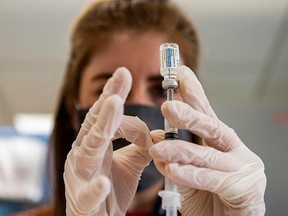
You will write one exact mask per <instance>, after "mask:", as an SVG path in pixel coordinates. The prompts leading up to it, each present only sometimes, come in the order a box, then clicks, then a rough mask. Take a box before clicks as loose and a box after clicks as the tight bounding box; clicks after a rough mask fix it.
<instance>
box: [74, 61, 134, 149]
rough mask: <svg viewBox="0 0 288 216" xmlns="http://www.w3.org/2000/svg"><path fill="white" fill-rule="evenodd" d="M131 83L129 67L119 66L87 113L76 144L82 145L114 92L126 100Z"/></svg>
mask: <svg viewBox="0 0 288 216" xmlns="http://www.w3.org/2000/svg"><path fill="white" fill-rule="evenodd" d="M131 85H132V77H131V74H130V72H129V71H128V69H126V68H124V67H120V68H118V69H117V70H116V71H115V72H114V73H113V76H112V77H111V78H110V79H108V81H107V83H106V84H105V86H104V88H103V93H102V94H101V95H100V97H99V99H98V100H97V101H96V102H95V103H94V105H93V106H92V107H91V108H90V110H89V112H88V114H87V115H86V117H85V120H84V122H83V123H82V126H81V129H80V131H79V134H78V136H77V140H76V143H75V145H80V143H81V141H82V139H83V137H84V136H85V135H86V134H87V133H88V131H89V130H90V128H91V127H92V125H93V124H94V123H95V122H96V120H97V116H98V114H99V112H100V109H101V107H102V105H103V103H104V101H105V100H106V99H107V98H108V97H109V96H111V95H113V94H118V95H119V96H120V97H121V98H122V99H123V101H125V100H126V98H127V95H128V93H129V91H130V89H131Z"/></svg>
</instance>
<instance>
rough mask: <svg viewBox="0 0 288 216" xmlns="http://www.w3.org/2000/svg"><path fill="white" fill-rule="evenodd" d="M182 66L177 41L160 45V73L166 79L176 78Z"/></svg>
mask: <svg viewBox="0 0 288 216" xmlns="http://www.w3.org/2000/svg"><path fill="white" fill-rule="evenodd" d="M179 66H180V59H179V47H178V45H177V44H175V43H164V44H161V45H160V73H161V75H162V76H163V77H164V79H168V78H169V79H175V78H176V73H177V68H178V67H179Z"/></svg>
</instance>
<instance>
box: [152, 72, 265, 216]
mask: <svg viewBox="0 0 288 216" xmlns="http://www.w3.org/2000/svg"><path fill="white" fill-rule="evenodd" d="M177 79H178V80H179V82H180V89H179V91H180V94H181V97H182V99H183V102H180V101H169V102H168V101H167V102H165V103H164V104H163V105H162V107H161V110H162V113H163V115H164V117H165V118H166V119H168V121H169V122H170V123H172V124H173V125H174V126H176V127H177V128H182V129H188V130H190V131H191V132H192V133H194V134H196V135H198V136H199V137H201V138H203V139H204V142H205V144H204V146H201V145H195V144H192V143H189V142H186V141H181V140H176V141H175V140H173V141H171V140H170V141H168V140H166V141H162V142H159V143H157V144H156V145H154V146H153V147H152V148H151V149H150V155H151V156H152V157H153V158H154V161H155V163H156V165H157V167H158V169H159V170H160V171H161V172H162V173H163V174H164V175H167V176H168V177H169V178H170V179H172V180H173V181H174V182H176V183H178V184H179V192H180V193H181V195H182V196H183V202H182V209H181V213H182V214H183V215H197V216H199V215H201V216H202V215H205V216H208V215H219V216H223V215H253V216H255V215H264V213H265V203H264V192H265V187H266V176H265V174H264V165H263V162H262V161H261V159H260V158H259V157H258V156H257V155H255V154H254V153H253V152H252V151H250V150H249V149H248V148H247V147H246V146H245V145H244V144H243V143H242V141H241V140H240V139H239V138H238V136H237V135H236V133H235V132H234V130H233V129H231V128H229V127H228V126H227V125H225V124H224V123H223V122H221V121H220V120H218V118H217V117H216V114H215V113H214V111H213V110H212V108H211V107H210V105H209V102H208V100H207V98H206V96H205V93H204V91H203V89H202V86H201V84H200V83H199V81H198V80H197V78H196V76H195V75H194V73H193V72H192V71H191V70H190V69H189V68H187V67H185V66H182V67H180V70H179V72H178V75H177Z"/></svg>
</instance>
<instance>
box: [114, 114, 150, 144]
mask: <svg viewBox="0 0 288 216" xmlns="http://www.w3.org/2000/svg"><path fill="white" fill-rule="evenodd" d="M118 138H124V139H126V140H127V141H129V142H131V143H134V144H136V145H138V146H140V147H142V148H144V149H149V148H150V147H151V146H152V145H153V141H152V138H151V135H150V131H149V129H148V127H147V125H146V124H145V123H144V122H143V121H142V120H141V119H139V118H138V117H134V116H125V115H124V116H123V117H122V120H121V123H120V126H119V127H118V129H117V131H116V133H115V137H114V139H118Z"/></svg>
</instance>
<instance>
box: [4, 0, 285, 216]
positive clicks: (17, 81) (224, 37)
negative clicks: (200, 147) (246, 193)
mask: <svg viewBox="0 0 288 216" xmlns="http://www.w3.org/2000/svg"><path fill="white" fill-rule="evenodd" d="M175 1H176V0H175ZM86 2H89V1H87V0H85V1H84V0H81V1H68V0H49V1H39V0H25V1H23V0H21V1H20V0H1V1H0V128H2V129H1V130H2V143H3V140H4V141H5V139H6V138H7V136H6V135H7V134H9V133H10V134H11V130H12V134H14V135H15V134H16V135H17V136H19V130H21V129H22V132H21V133H20V134H21V136H22V135H23V133H24V134H25V136H26V135H27V134H29V136H30V135H31V134H32V136H33V138H35V137H36V139H38V138H39V135H40V137H41V136H42V138H43V137H44V138H45V137H47V136H48V135H49V130H50V128H51V125H52V122H51V114H52V113H53V111H54V107H55V104H56V100H57V93H58V91H59V86H60V83H61V81H62V76H63V72H64V69H65V64H66V60H67V56H68V42H69V32H70V27H71V24H72V21H73V20H74V17H75V16H76V14H77V13H78V12H79V9H80V8H81V7H82V6H83V5H85V3H86ZM177 3H178V4H179V5H180V6H181V7H183V9H184V10H185V12H186V13H187V14H188V15H189V17H190V18H191V19H192V20H193V21H194V23H195V25H196V27H197V28H198V29H199V35H200V39H201V44H202V60H201V65H200V70H199V72H200V79H201V81H202V84H203V86H204V89H205V91H206V93H207V96H208V98H209V100H210V103H211V105H212V106H213V107H214V109H215V111H216V113H217V114H218V117H219V118H220V119H221V120H222V121H223V122H224V123H226V124H228V125H229V126H230V127H232V128H233V129H234V130H235V131H236V133H237V134H238V135H239V137H240V138H241V139H242V140H243V142H244V143H245V144H246V145H247V146H248V147H249V148H250V149H251V150H253V151H254V152H255V153H256V154H257V155H259V156H260V157H261V158H262V160H263V161H264V163H265V166H266V175H267V179H268V183H267V189H266V195H265V199H266V205H267V213H266V215H278V216H279V215H283V216H284V215H287V211H286V209H287V205H288V199H287V197H288V186H287V182H288V166H287V165H288V157H287V154H288V138H287V134H288V0H273V1H271V0H254V1H250V0H241V1H229V0H218V1H213V0H206V1H201V0H193V1H187V0H177ZM27 118H28V126H27V124H26V123H25V121H24V122H23V121H22V120H23V119H27ZM31 118H32V119H31ZM29 119H30V120H29ZM35 119H36V120H35ZM32 120H33V122H35V123H34V126H35V125H36V128H35V127H34V126H33V125H31V122H32ZM34 120H35V121H34ZM26 122H27V121H26ZM29 122H30V123H29ZM40 122H42V123H43V122H44V124H42V125H41V127H40ZM37 126H38V127H37ZM11 128H12V129H11ZM15 128H17V129H18V130H17V131H16V132H15V131H13V130H14V129H15ZM23 129H24V132H23ZM36 129H39V130H38V131H36ZM25 130H26V131H25ZM27 130H28V131H27ZM7 131H8V132H7ZM35 134H36V135H35ZM3 137H4V138H3ZM5 137H6V138H5ZM30 138H31V136H30ZM6 141H7V140H6ZM38 141H39V139H38ZM41 141H43V139H41ZM44 143H45V142H44ZM42 145H43V144H39V146H42ZM44 145H45V144H44ZM0 147H1V133H0ZM0 149H1V148H0ZM32 149H33V148H32ZM0 151H1V150H0ZM35 151H40V153H41V154H44V153H43V151H45V150H43V149H42V148H40V149H39V147H38V148H35ZM31 153H33V151H32V150H31ZM0 162H1V159H0ZM41 163H43V161H42V162H41ZM1 166H3V165H1V164H0V168H3V167H1ZM1 171H3V170H1V169H0V176H1ZM39 172H40V173H41V172H42V171H41V170H39ZM0 184H1V182H0ZM3 184H4V183H3V182H2V185H0V198H1V192H2V193H4V192H5V191H4V189H3V188H4V186H5V185H4V186H3ZM38 187H40V186H39V182H38ZM1 190H2V191H1ZM3 191H4V192H3ZM40 195H41V194H40ZM40 195H39V194H38V199H37V200H36V201H37V202H39V201H40V200H41V198H39V196H40ZM36 197H37V196H36ZM11 200H13V199H11ZM36 201H35V200H34V202H36ZM0 213H1V212H0Z"/></svg>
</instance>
